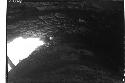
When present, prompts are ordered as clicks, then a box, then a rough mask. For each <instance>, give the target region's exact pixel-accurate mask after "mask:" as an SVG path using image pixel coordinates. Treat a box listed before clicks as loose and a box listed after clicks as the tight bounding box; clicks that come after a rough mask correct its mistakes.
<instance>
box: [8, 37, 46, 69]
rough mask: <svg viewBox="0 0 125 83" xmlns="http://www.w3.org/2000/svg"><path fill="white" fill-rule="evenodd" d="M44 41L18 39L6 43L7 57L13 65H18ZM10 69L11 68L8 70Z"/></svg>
mask: <svg viewBox="0 0 125 83" xmlns="http://www.w3.org/2000/svg"><path fill="white" fill-rule="evenodd" d="M43 44H44V41H42V40H40V39H39V38H26V39H25V38H22V37H18V38H16V39H14V40H13V41H12V42H10V43H7V55H8V57H9V58H10V60H11V61H12V62H13V64H14V65H17V64H18V63H19V60H23V59H25V58H27V57H28V56H29V55H30V54H31V53H32V52H33V51H34V50H36V48H38V47H39V46H41V45H43ZM9 69H11V68H9Z"/></svg>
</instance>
